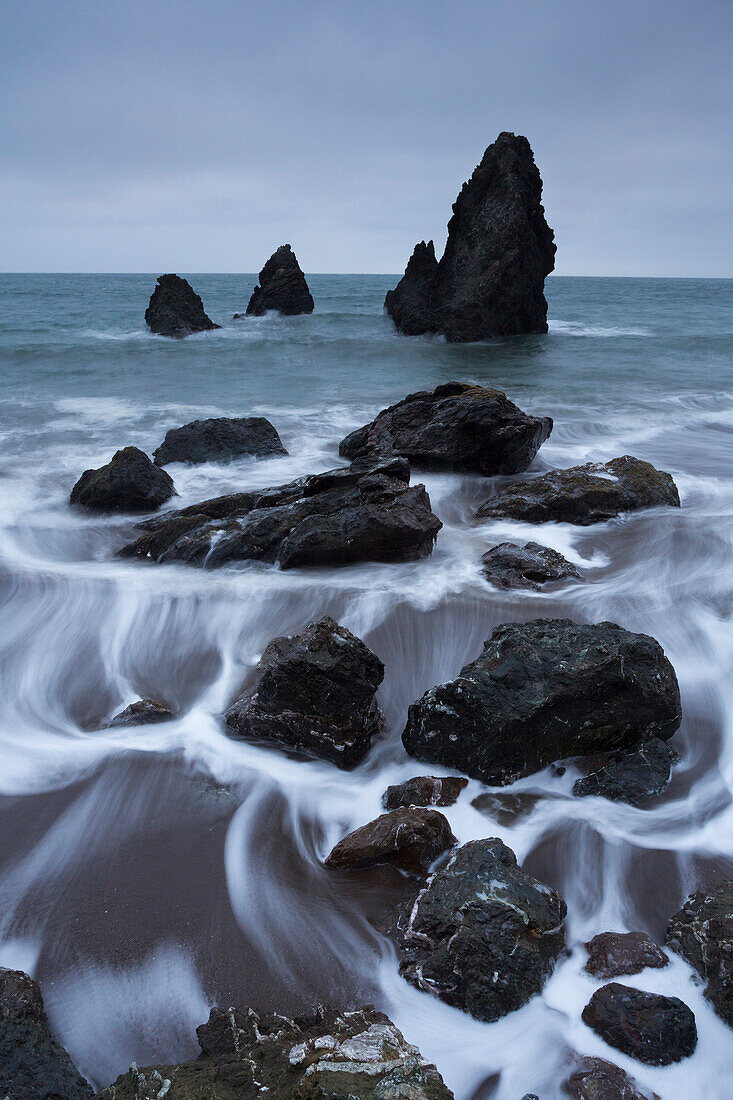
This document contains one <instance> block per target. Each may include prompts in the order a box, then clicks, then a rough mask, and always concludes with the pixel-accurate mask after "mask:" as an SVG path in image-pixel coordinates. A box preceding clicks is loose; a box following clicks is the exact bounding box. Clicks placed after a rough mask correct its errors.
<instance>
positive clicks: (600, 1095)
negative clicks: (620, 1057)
mask: <svg viewBox="0 0 733 1100" xmlns="http://www.w3.org/2000/svg"><path fill="white" fill-rule="evenodd" d="M563 1087H564V1090H565V1092H566V1093H567V1094H568V1096H572V1097H573V1100H660V1098H659V1096H657V1094H656V1092H652V1091H651V1090H650V1089H647V1088H645V1087H644V1085H640V1084H639V1082H638V1081H635V1080H634V1079H633V1077H629V1075H628V1073H624V1071H623V1070H622V1069H620V1068H619V1067H618V1066H614V1064H613V1063H612V1062H607V1061H606V1060H605V1058H583V1059H582V1061H581V1064H580V1066H579V1067H578V1069H577V1070H576V1071H575V1072H574V1073H572V1074H571V1075H570V1077H569V1078H568V1079H567V1081H566V1082H565V1083H564V1086H563Z"/></svg>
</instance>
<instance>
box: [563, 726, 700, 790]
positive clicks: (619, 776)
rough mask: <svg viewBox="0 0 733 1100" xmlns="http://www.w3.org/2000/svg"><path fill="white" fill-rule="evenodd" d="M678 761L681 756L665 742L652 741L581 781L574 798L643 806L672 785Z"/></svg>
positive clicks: (576, 783)
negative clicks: (669, 784) (670, 782)
mask: <svg viewBox="0 0 733 1100" xmlns="http://www.w3.org/2000/svg"><path fill="white" fill-rule="evenodd" d="M678 760H679V755H678V753H676V752H675V750H674V749H672V748H670V746H669V745H668V744H667V742H666V741H660V739H659V738H658V737H651V738H650V739H649V740H648V741H646V742H645V743H644V744H643V745H642V746H641V747H640V748H638V749H636V751H634V752H629V753H625V754H623V755H621V756H620V757H619V758H618V759H616V760H613V761H612V762H611V763H610V764H606V765H605V766H604V767H603V768H599V770H598V771H596V772H591V774H590V775H586V776H584V777H583V778H582V779H578V780H577V781H576V782H575V784H574V786H573V794H574V795H575V796H576V797H578V798H584V797H587V796H588V795H598V796H599V797H601V798H608V799H610V800H611V801H612V802H626V803H628V804H629V805H630V806H641V805H643V804H644V802H645V801H646V800H647V799H649V798H652V797H653V796H654V795H658V794H661V793H662V791H663V790H664V789H665V787H666V786H667V784H668V783H669V779H670V775H671V772H672V766H673V765H674V764H676V763H677V761H678Z"/></svg>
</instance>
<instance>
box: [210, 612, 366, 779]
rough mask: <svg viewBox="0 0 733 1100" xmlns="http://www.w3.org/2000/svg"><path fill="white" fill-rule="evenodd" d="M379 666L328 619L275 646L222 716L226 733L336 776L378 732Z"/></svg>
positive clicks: (269, 648)
mask: <svg viewBox="0 0 733 1100" xmlns="http://www.w3.org/2000/svg"><path fill="white" fill-rule="evenodd" d="M383 678H384V665H383V664H382V662H381V661H380V660H379V658H378V657H376V656H375V655H374V654H373V653H372V651H371V650H370V649H369V648H368V647H367V646H366V645H364V643H363V642H362V641H361V640H360V639H359V638H357V637H355V636H354V635H353V634H352V633H351V631H349V630H347V629H346V628H345V627H343V626H339V624H338V623H336V622H334V620H333V619H331V618H328V617H326V618H323V619H320V620H319V621H318V622H314V623H311V624H310V625H309V626H308V627H306V629H305V630H304V631H303V632H302V633H301V634H293V635H291V636H290V637H283V638H275V639H274V641H272V642H270V644H269V645H268V646H267V648H266V650H265V652H264V653H263V654H262V658H261V659H260V661H259V663H258V665H257V668H256V669H255V672H254V682H253V683H252V684H251V685H250V686H249V687H247V689H246V690H245V691H244V693H243V694H242V695H240V697H239V698H238V699H237V700H236V702H235V703H233V704H232V706H231V707H229V709H228V710H227V712H226V714H225V716H224V717H225V721H226V724H227V726H228V727H229V729H230V730H231V731H232V732H233V733H235V734H237V735H239V736H240V737H246V738H250V739H255V740H263V741H274V742H276V743H277V744H279V745H281V746H284V747H286V748H290V749H296V750H299V751H302V752H305V753H308V754H310V755H312V756H317V757H319V758H320V759H322V760H330V761H331V763H332V764H336V765H337V766H338V767H340V768H353V767H355V766H356V765H357V764H358V763H359V761H360V760H362V759H363V757H364V756H365V754H366V753H367V752H368V750H369V746H370V744H371V740H372V737H374V736H375V734H376V733H377V732H378V731H379V727H380V722H381V712H380V710H379V707H378V706H377V703H376V699H375V696H376V693H377V688H378V687H379V685H380V684H381V682H382V679H383Z"/></svg>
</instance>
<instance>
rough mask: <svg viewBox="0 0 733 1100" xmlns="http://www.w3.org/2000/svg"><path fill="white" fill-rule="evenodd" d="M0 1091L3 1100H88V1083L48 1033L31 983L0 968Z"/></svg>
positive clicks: (38, 994)
mask: <svg viewBox="0 0 733 1100" xmlns="http://www.w3.org/2000/svg"><path fill="white" fill-rule="evenodd" d="M0 1095H2V1097H3V1100H89V1098H90V1097H91V1095H92V1087H91V1085H89V1084H88V1082H87V1081H85V1080H84V1078H83V1077H82V1076H81V1074H80V1073H79V1072H78V1071H77V1070H76V1069H75V1067H74V1065H73V1063H72V1061H71V1058H70V1057H69V1055H68V1054H67V1053H66V1051H65V1050H64V1048H63V1047H62V1046H61V1044H60V1043H59V1042H58V1040H57V1039H56V1038H55V1037H54V1036H53V1034H52V1032H51V1028H50V1027H49V1024H48V1018H47V1016H46V1010H45V1008H44V1007H43V997H42V996H41V991H40V989H39V988H38V985H37V983H36V982H34V981H33V979H32V978H29V977H28V975H27V974H24V973H23V972H22V971H20V970H6V969H5V968H4V967H2V968H0Z"/></svg>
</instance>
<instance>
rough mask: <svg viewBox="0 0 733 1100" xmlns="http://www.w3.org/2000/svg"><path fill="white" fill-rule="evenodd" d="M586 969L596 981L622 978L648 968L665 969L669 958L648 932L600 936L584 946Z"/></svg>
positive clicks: (605, 933) (606, 933) (607, 933)
mask: <svg viewBox="0 0 733 1100" xmlns="http://www.w3.org/2000/svg"><path fill="white" fill-rule="evenodd" d="M584 946H585V949H586V951H587V952H588V961H587V963H586V964H585V969H586V970H587V971H588V973H589V974H592V975H593V977H594V978H621V977H623V975H625V974H640V973H641V971H642V970H645V969H646V968H647V967H652V968H653V969H657V970H658V969H659V968H660V967H663V966H666V965H667V963H668V962H669V957H668V956H667V955H665V953H664V951H662V949H661V947H660V946H659V945H658V944H656V943H655V942H654V940H653V939H651V937H650V936H647V934H646V932H599V934H598V935H597V936H594V937H593V939H592V940H589V941H588V943H586V944H584Z"/></svg>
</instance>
